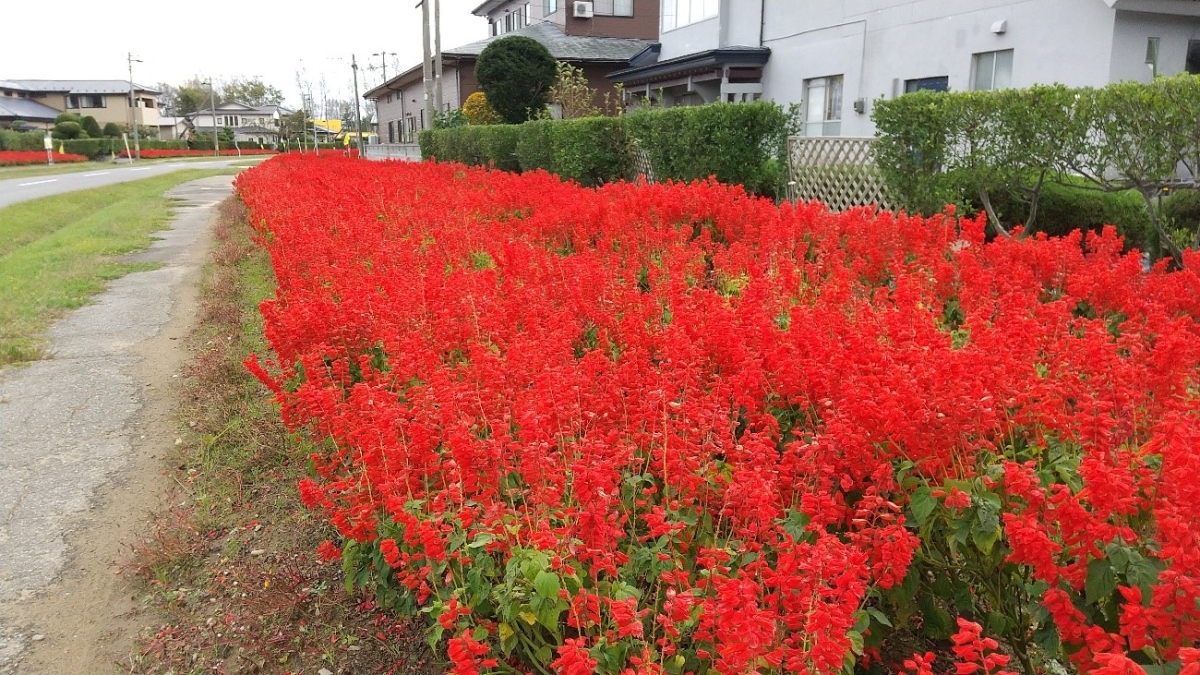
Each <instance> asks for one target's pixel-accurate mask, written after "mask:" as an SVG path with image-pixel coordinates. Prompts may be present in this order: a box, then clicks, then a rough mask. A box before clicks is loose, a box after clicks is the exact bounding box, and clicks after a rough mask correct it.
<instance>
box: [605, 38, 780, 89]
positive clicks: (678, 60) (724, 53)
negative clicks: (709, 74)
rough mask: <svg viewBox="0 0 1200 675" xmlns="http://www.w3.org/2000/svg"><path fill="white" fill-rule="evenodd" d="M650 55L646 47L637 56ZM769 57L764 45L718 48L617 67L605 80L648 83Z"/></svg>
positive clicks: (759, 63) (642, 58)
mask: <svg viewBox="0 0 1200 675" xmlns="http://www.w3.org/2000/svg"><path fill="white" fill-rule="evenodd" d="M653 55H654V52H653V50H647V51H646V52H645V53H643V54H638V55H637V56H638V60H639V61H647V60H649V59H648V58H647V57H649V56H653ZM770 57H771V50H770V49H768V48H767V47H721V48H720V49H710V50H708V51H703V52H696V53H694V54H686V55H684V56H677V57H675V58H673V59H667V60H666V61H655V62H651V63H645V64H644V65H636V66H634V67H632V68H626V69H624V70H618V71H616V72H613V73H609V74H608V79H610V80H613V81H614V82H624V83H626V84H629V83H637V82H650V81H653V80H656V79H663V78H667V77H677V76H680V75H684V74H687V73H689V72H696V71H711V70H715V69H717V68H722V67H724V66H751V67H753V66H762V65H764V64H766V62H767V59H769V58H770Z"/></svg>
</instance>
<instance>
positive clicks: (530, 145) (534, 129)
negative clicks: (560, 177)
mask: <svg viewBox="0 0 1200 675" xmlns="http://www.w3.org/2000/svg"><path fill="white" fill-rule="evenodd" d="M556 124H558V122H556V121H554V120H535V121H533V122H526V123H525V124H522V125H521V133H520V134H519V136H518V137H517V150H516V152H517V164H519V165H520V167H521V170H522V171H532V170H534V169H545V170H546V171H549V172H550V173H554V157H555V155H554V125H556Z"/></svg>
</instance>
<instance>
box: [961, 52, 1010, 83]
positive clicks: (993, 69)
mask: <svg viewBox="0 0 1200 675" xmlns="http://www.w3.org/2000/svg"><path fill="white" fill-rule="evenodd" d="M974 59H975V68H974V70H973V73H972V78H971V89H974V90H975V91H992V90H993V89H1007V88H1009V87H1011V86H1012V67H1013V50H1011V49H1005V50H1002V51H998V52H981V53H979V54H976V55H975V56H974Z"/></svg>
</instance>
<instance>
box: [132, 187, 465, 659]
mask: <svg viewBox="0 0 1200 675" xmlns="http://www.w3.org/2000/svg"><path fill="white" fill-rule="evenodd" d="M244 219H245V210H244V207H243V206H242V204H241V202H239V201H237V200H235V199H230V200H229V201H227V202H225V203H224V204H223V205H222V206H221V210H220V215H219V217H218V220H217V224H216V226H215V228H214V230H213V233H214V238H215V239H216V245H215V247H214V249H213V252H212V258H211V262H210V263H209V264H208V265H207V266H206V268H205V274H204V281H203V282H202V287H201V291H200V298H201V301H200V309H199V317H198V318H199V323H198V325H197V328H196V329H195V331H194V332H193V333H192V335H191V336H190V338H189V339H188V347H189V350H190V351H191V353H192V354H193V356H192V360H191V361H190V363H189V364H188V366H187V368H186V379H185V381H184V388H183V395H182V401H181V405H180V408H179V415H180V424H181V427H182V433H181V441H182V442H181V443H180V444H179V445H178V446H176V447H177V452H176V453H173V454H174V456H172V457H171V458H170V462H169V466H170V467H171V469H170V471H171V473H172V475H173V477H174V479H175V480H174V484H175V485H176V486H178V487H177V489H176V493H175V494H172V495H171V496H170V498H169V499H168V500H167V503H168V504H170V506H168V507H166V508H165V509H163V510H162V511H160V512H158V513H156V514H155V516H154V519H153V525H152V527H151V528H150V531H149V532H146V533H143V534H142V536H139V537H137V538H136V539H135V540H134V541H133V542H132V543H131V545H130V551H129V555H128V556H127V559H126V560H125V561H124V563H125V567H126V568H127V569H130V570H131V571H133V572H135V573H136V575H137V576H138V577H139V578H141V579H142V580H143V581H144V583H145V595H144V600H145V602H146V604H147V605H148V606H149V607H150V608H152V609H154V610H157V613H159V615H160V616H162V617H163V619H164V622H163V623H160V624H158V625H156V627H155V628H153V629H149V630H147V631H146V633H145V634H144V635H143V636H142V638H141V640H140V641H139V643H140V644H139V645H138V647H137V649H136V651H135V652H134V653H133V654H131V655H130V661H129V663H127V664H123V665H124V667H126V668H127V670H128V672H130V673H137V674H141V675H166V674H167V673H172V674H174V675H181V674H183V673H188V674H193V673H194V674H196V675H199V674H200V673H212V672H254V673H258V674H259V675H283V674H284V673H297V672H304V673H315V672H318V671H319V670H321V669H328V670H331V671H334V672H340V673H414V674H419V675H434V674H435V673H442V672H444V671H445V667H444V662H443V661H442V660H441V659H439V658H437V657H436V656H434V655H433V653H432V652H431V651H430V650H429V648H428V646H427V645H426V644H425V642H424V635H423V630H422V627H421V624H420V623H419V622H413V621H410V620H408V619H397V618H396V617H393V616H389V615H387V614H384V613H381V612H380V611H379V610H378V609H377V608H376V607H375V605H374V603H373V602H372V601H371V600H369V599H367V598H364V597H361V596H356V595H350V594H349V593H347V591H346V589H345V587H344V584H343V580H342V577H341V566H340V565H339V564H337V563H336V562H328V561H322V560H321V559H320V557H319V556H318V555H317V553H316V549H317V546H318V544H319V543H320V542H321V540H322V539H324V538H328V537H330V536H331V535H332V530H331V529H330V526H329V525H328V524H327V523H326V522H325V520H324V519H323V518H322V517H321V515H320V514H316V513H313V512H311V511H309V510H308V509H306V508H305V507H304V505H303V504H301V503H300V500H299V496H298V494H297V490H296V487H295V486H296V484H297V483H298V482H299V481H300V479H301V478H303V477H304V476H306V475H308V471H309V466H308V462H307V461H306V459H305V458H306V456H307V454H308V453H310V452H312V451H314V449H315V448H314V446H313V445H312V444H311V443H310V442H309V441H307V440H306V439H304V438H300V437H297V436H293V435H290V434H288V433H287V431H286V429H284V427H283V425H282V423H281V422H280V419H279V411H278V408H277V407H276V405H275V403H274V402H273V400H272V398H271V396H270V392H269V391H267V390H266V388H265V387H263V385H262V384H261V383H260V382H259V381H258V380H257V379H255V378H254V377H253V376H252V375H251V374H250V373H249V372H248V371H247V370H246V369H245V367H243V366H242V362H243V361H244V360H245V358H246V357H247V356H248V355H249V354H250V353H258V354H262V355H266V354H267V352H268V350H269V347H268V346H267V344H266V341H265V339H264V337H263V331H262V317H261V315H260V314H259V311H258V306H259V303H261V302H262V300H263V299H264V298H267V297H270V295H271V294H272V293H273V292H274V288H275V279H274V275H273V273H272V271H271V267H270V259H269V257H268V256H267V254H266V252H265V251H264V250H263V249H262V248H261V247H259V246H257V245H255V244H254V242H253V240H252V237H251V235H252V232H251V230H250V227H249V226H248V225H246V223H245V220H244Z"/></svg>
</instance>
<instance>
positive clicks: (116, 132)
mask: <svg viewBox="0 0 1200 675" xmlns="http://www.w3.org/2000/svg"><path fill="white" fill-rule="evenodd" d="M103 133H104V136H105V138H117V137H118V136H120V135H121V127H120V126H118V125H117V123H116V122H109V123H108V124H105V125H104V132H103Z"/></svg>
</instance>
